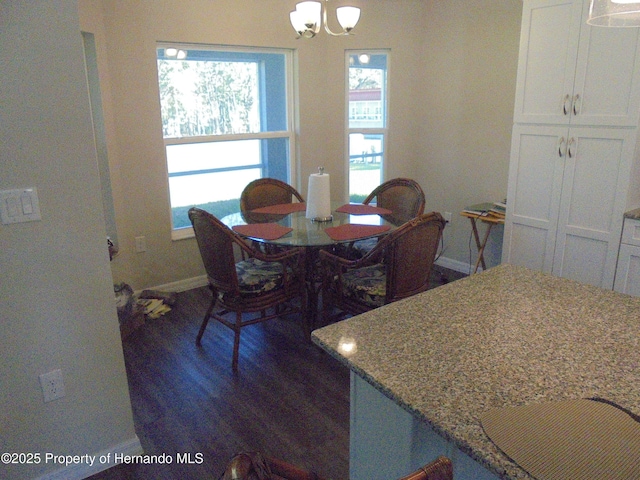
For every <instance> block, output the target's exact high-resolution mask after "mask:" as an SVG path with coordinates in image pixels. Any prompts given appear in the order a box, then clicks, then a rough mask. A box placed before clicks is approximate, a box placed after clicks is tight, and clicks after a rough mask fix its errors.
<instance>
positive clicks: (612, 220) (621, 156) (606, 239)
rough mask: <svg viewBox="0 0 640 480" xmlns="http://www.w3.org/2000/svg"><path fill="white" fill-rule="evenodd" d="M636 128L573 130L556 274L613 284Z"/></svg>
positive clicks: (559, 232)
mask: <svg viewBox="0 0 640 480" xmlns="http://www.w3.org/2000/svg"><path fill="white" fill-rule="evenodd" d="M634 140H635V131H634V130H629V129H615V128H608V129H606V128H572V129H571V130H569V144H568V149H567V156H566V164H565V171H564V176H563V185H562V197H561V202H560V215H559V219H558V231H557V241H556V248H555V258H554V261H553V273H554V274H555V275H558V276H562V277H566V278H571V279H573V280H577V281H580V282H583V283H589V284H591V285H596V286H599V287H602V288H609V289H611V288H613V279H614V276H615V268H616V257H617V254H618V245H619V242H620V234H621V232H622V221H623V217H624V211H625V207H626V199H627V190H628V184H629V172H630V165H631V159H632V158H633V148H634Z"/></svg>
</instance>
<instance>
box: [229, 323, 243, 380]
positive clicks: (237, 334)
mask: <svg viewBox="0 0 640 480" xmlns="http://www.w3.org/2000/svg"><path fill="white" fill-rule="evenodd" d="M241 329H242V313H241V312H236V324H235V326H234V328H233V333H234V336H233V360H232V362H231V369H232V370H233V373H237V372H238V355H239V352H240V330H241Z"/></svg>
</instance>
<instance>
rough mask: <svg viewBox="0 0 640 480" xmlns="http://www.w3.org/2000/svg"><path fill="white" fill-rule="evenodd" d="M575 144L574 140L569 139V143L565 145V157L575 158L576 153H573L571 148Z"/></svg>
mask: <svg viewBox="0 0 640 480" xmlns="http://www.w3.org/2000/svg"><path fill="white" fill-rule="evenodd" d="M575 144H576V139H575V138H573V137H571V139H570V140H569V142H568V143H567V155H568V156H569V158H573V157H575V156H576V152H575V151H574V149H573V148H571V147H573V146H574V145H575Z"/></svg>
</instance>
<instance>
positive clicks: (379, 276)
mask: <svg viewBox="0 0 640 480" xmlns="http://www.w3.org/2000/svg"><path fill="white" fill-rule="evenodd" d="M342 288H343V291H342V293H343V295H345V296H347V297H351V298H354V299H356V300H358V301H360V302H363V303H365V304H367V305H370V306H371V307H374V308H375V307H381V306H382V305H384V300H385V295H386V290H387V276H386V274H385V267H384V265H382V264H377V265H371V266H369V267H363V268H357V269H353V270H348V271H347V272H346V273H344V274H343V276H342Z"/></svg>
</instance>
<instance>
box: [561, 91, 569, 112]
mask: <svg viewBox="0 0 640 480" xmlns="http://www.w3.org/2000/svg"><path fill="white" fill-rule="evenodd" d="M570 101H571V95H569V94H568V93H567V94H566V95H565V97H564V102H562V113H564V114H565V115H569V109H568V107H567V105H568V103H569V102H570Z"/></svg>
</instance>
